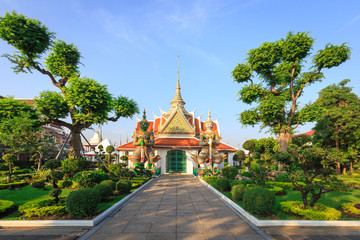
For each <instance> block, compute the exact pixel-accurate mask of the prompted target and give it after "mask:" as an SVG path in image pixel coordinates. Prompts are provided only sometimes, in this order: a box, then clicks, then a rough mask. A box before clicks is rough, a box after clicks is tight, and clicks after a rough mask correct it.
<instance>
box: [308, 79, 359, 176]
mask: <svg viewBox="0 0 360 240" xmlns="http://www.w3.org/2000/svg"><path fill="white" fill-rule="evenodd" d="M349 81H350V80H348V79H346V80H343V81H341V82H340V83H339V84H332V85H330V86H328V87H326V88H324V89H322V90H321V91H320V93H319V98H318V99H317V100H316V101H315V103H314V105H315V106H316V108H318V107H320V110H321V117H320V118H319V120H318V122H317V123H316V125H315V127H314V130H316V131H315V133H314V137H313V142H314V143H316V144H318V145H320V146H321V147H324V148H327V149H333V154H337V155H338V159H340V161H336V173H337V174H340V164H341V163H343V164H344V167H343V171H344V172H346V167H345V166H346V165H345V163H346V162H349V163H350V169H351V170H352V163H353V162H354V161H355V160H356V157H357V155H358V154H359V150H360V98H359V96H357V95H356V94H355V93H353V92H352V88H351V87H349V86H347V83H348V82H349Z"/></svg>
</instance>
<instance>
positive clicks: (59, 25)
mask: <svg viewBox="0 0 360 240" xmlns="http://www.w3.org/2000/svg"><path fill="white" fill-rule="evenodd" d="M0 10H1V11H0V12H1V14H3V12H4V11H8V12H10V11H12V10H16V11H17V12H18V13H22V14H24V15H26V16H28V17H32V18H36V19H39V20H40V21H41V22H42V23H43V24H45V25H46V26H47V27H48V28H49V29H50V30H51V31H53V32H55V33H56V36H57V38H59V39H63V40H65V41H66V42H68V43H74V44H75V45H76V46H78V48H79V50H80V51H81V53H82V57H83V58H82V60H81V62H82V63H83V64H84V66H82V67H81V75H82V76H86V77H90V78H93V79H96V80H97V81H99V82H101V83H102V84H106V85H107V86H108V88H109V90H110V92H111V93H112V94H113V95H114V96H117V95H124V96H128V97H130V98H133V99H135V100H136V101H137V102H138V104H139V106H140V108H141V109H143V108H146V111H147V113H148V119H153V113H155V114H156V115H157V116H159V115H160V111H159V107H161V108H162V109H163V110H164V111H167V110H168V109H169V108H170V101H171V100H172V98H173V97H174V94H175V86H176V79H177V61H178V59H177V55H178V54H180V84H181V93H182V96H183V99H184V100H185V102H186V105H185V108H186V109H187V110H188V111H192V110H193V109H194V108H195V107H196V109H197V110H196V116H198V115H200V114H201V113H203V117H202V119H203V120H205V119H206V113H207V111H208V109H210V111H211V114H212V118H213V120H214V119H216V118H217V117H218V116H220V127H221V132H222V137H223V140H224V141H226V139H228V142H229V144H231V145H233V146H235V147H238V146H239V145H241V144H242V142H243V141H244V140H245V139H251V138H262V137H267V136H269V135H268V133H266V130H262V132H259V128H258V127H254V128H252V127H247V128H244V127H243V126H242V125H241V124H240V123H239V122H238V121H237V118H238V114H239V113H240V112H241V111H243V110H245V109H248V108H250V107H251V106H249V105H246V104H244V103H242V102H239V101H237V99H238V97H237V92H238V91H239V89H240V87H241V86H240V85H239V84H237V83H235V82H233V79H232V77H231V74H230V73H231V71H232V70H233V69H234V67H235V66H236V64H237V63H241V62H243V61H244V58H245V57H246V53H247V52H248V51H249V50H250V49H253V48H257V47H258V46H260V45H261V44H262V43H263V42H271V41H277V40H279V39H281V38H284V37H285V36H286V33H287V32H289V31H294V32H300V31H301V32H303V31H310V32H311V34H310V36H312V37H313V38H314V39H316V43H315V45H314V51H313V52H314V53H315V52H316V51H317V50H319V49H322V48H323V47H324V46H325V44H326V43H329V42H331V43H333V44H342V43H343V42H348V43H349V46H350V47H351V48H352V55H351V59H350V60H349V61H348V62H346V63H344V64H343V65H341V66H339V67H337V68H334V69H331V70H327V71H324V73H325V77H326V79H324V80H323V81H322V82H320V83H316V84H314V85H312V86H310V87H308V88H306V89H305V93H304V95H303V96H302V98H301V99H300V103H301V104H305V103H307V102H309V101H314V100H315V99H316V98H317V96H318V94H317V93H318V92H319V91H320V90H321V89H322V88H324V87H326V86H328V85H330V84H332V83H337V82H339V81H341V80H343V79H346V78H348V79H351V82H350V85H351V86H353V87H354V92H355V93H356V94H358V95H360V78H359V76H358V75H359V74H358V69H359V68H360V65H359V63H360V42H359V39H360V1H357V0H345V1H332V0H326V1H325V0H317V1H308V0H304V1H289V0H252V1H226V0H218V1H212V0H204V1H198V0H192V1H165V0H159V1H93V0H86V1H85V0H77V1H76V0H71V1H70V0H62V1H46V0H0ZM10 52H12V48H11V47H9V46H7V45H6V43H5V42H4V41H0V53H1V54H3V53H10ZM0 71H1V77H0V83H1V88H0V95H4V96H7V95H10V96H14V97H16V98H33V97H36V96H38V95H39V93H40V92H41V91H43V90H57V89H56V88H55V87H54V86H52V84H51V82H50V80H49V79H48V78H47V77H46V76H43V75H41V74H38V73H35V72H34V73H33V74H18V75H16V74H14V73H13V71H12V69H11V65H10V63H9V62H8V61H7V60H6V59H5V58H0ZM134 124H135V121H134V119H133V120H131V119H121V120H119V121H118V122H116V123H109V124H107V125H105V126H103V135H104V137H108V138H109V139H111V140H112V141H113V142H116V143H119V141H120V138H122V141H123V142H124V141H125V136H126V134H127V133H128V134H129V138H130V137H131V134H132V131H133V129H134ZM312 126H313V124H306V125H305V126H302V127H300V128H299V129H298V132H306V131H309V130H310V129H311V128H312ZM96 129H97V126H94V130H96ZM92 133H93V130H88V131H86V135H87V136H89V137H90V136H91V135H92Z"/></svg>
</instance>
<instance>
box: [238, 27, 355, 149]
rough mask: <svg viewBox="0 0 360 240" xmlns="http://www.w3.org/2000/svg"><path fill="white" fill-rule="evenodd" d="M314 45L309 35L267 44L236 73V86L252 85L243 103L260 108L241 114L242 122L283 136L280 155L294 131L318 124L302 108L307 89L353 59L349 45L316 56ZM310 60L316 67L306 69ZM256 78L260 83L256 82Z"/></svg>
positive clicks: (246, 89)
mask: <svg viewBox="0 0 360 240" xmlns="http://www.w3.org/2000/svg"><path fill="white" fill-rule="evenodd" d="M314 42H315V41H314V39H313V38H312V37H310V36H309V34H308V33H307V32H299V33H296V34H293V33H291V32H289V33H288V34H287V36H286V38H285V39H281V40H279V41H276V42H265V43H263V44H262V45H261V46H260V47H258V48H255V49H252V50H250V51H249V52H248V54H247V58H246V59H245V61H244V63H242V64H238V65H237V66H236V67H235V69H234V70H233V71H232V76H233V77H234V80H235V81H236V82H238V83H250V84H249V85H244V86H242V88H241V90H240V91H239V95H240V100H241V101H243V102H244V103H247V104H253V103H256V104H257V105H256V106H255V107H254V108H252V109H250V110H245V111H243V112H242V113H241V114H240V119H239V120H240V122H241V123H242V124H244V125H250V126H254V125H256V124H259V123H261V124H262V128H265V127H269V128H270V130H271V131H272V132H273V133H274V134H277V135H278V136H279V142H280V149H279V151H286V150H287V149H288V145H289V141H290V136H291V134H292V131H293V130H294V129H295V128H296V127H297V126H298V125H300V124H302V123H304V122H306V121H313V120H314V118H313V114H312V113H311V112H310V109H309V108H308V107H304V108H302V109H300V108H299V107H298V99H299V97H300V96H301V95H302V93H303V91H304V88H305V87H306V86H310V85H312V84H313V83H315V82H317V81H320V80H321V79H323V78H324V76H323V72H322V70H323V69H325V68H332V67H336V66H338V65H340V64H342V63H343V62H345V61H346V60H347V59H349V58H350V53H351V51H350V48H349V47H348V46H347V45H346V44H345V43H344V44H342V45H340V46H336V45H333V44H327V45H326V46H325V48H324V49H322V50H319V51H318V52H317V53H315V54H313V53H312V51H311V50H312V47H313V44H314ZM310 56H313V57H312V65H310V66H309V67H308V69H306V66H307V65H308V64H307V61H308V60H310V59H309V58H310ZM256 76H257V77H258V79H259V80H260V83H256V82H255V78H254V77H256Z"/></svg>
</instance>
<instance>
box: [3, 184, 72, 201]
mask: <svg viewBox="0 0 360 240" xmlns="http://www.w3.org/2000/svg"><path fill="white" fill-rule="evenodd" d="M45 188H46V190H41V189H36V188H33V187H32V186H31V185H28V186H26V187H23V188H21V189H19V190H8V189H4V190H0V199H3V200H10V201H13V202H14V203H15V204H17V205H18V206H20V205H22V204H24V203H26V202H29V201H32V200H35V199H44V198H48V197H49V191H50V190H52V189H53V187H52V186H45ZM62 190H63V191H62V193H61V195H60V196H64V197H65V196H68V195H69V193H70V192H71V191H74V190H72V189H62Z"/></svg>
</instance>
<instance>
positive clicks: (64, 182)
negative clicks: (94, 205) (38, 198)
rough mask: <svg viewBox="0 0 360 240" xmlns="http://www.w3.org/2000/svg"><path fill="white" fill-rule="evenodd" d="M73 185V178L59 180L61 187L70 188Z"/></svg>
mask: <svg viewBox="0 0 360 240" xmlns="http://www.w3.org/2000/svg"><path fill="white" fill-rule="evenodd" d="M72 185H73V181H71V180H62V181H59V186H60V188H69V187H71V186H72Z"/></svg>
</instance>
